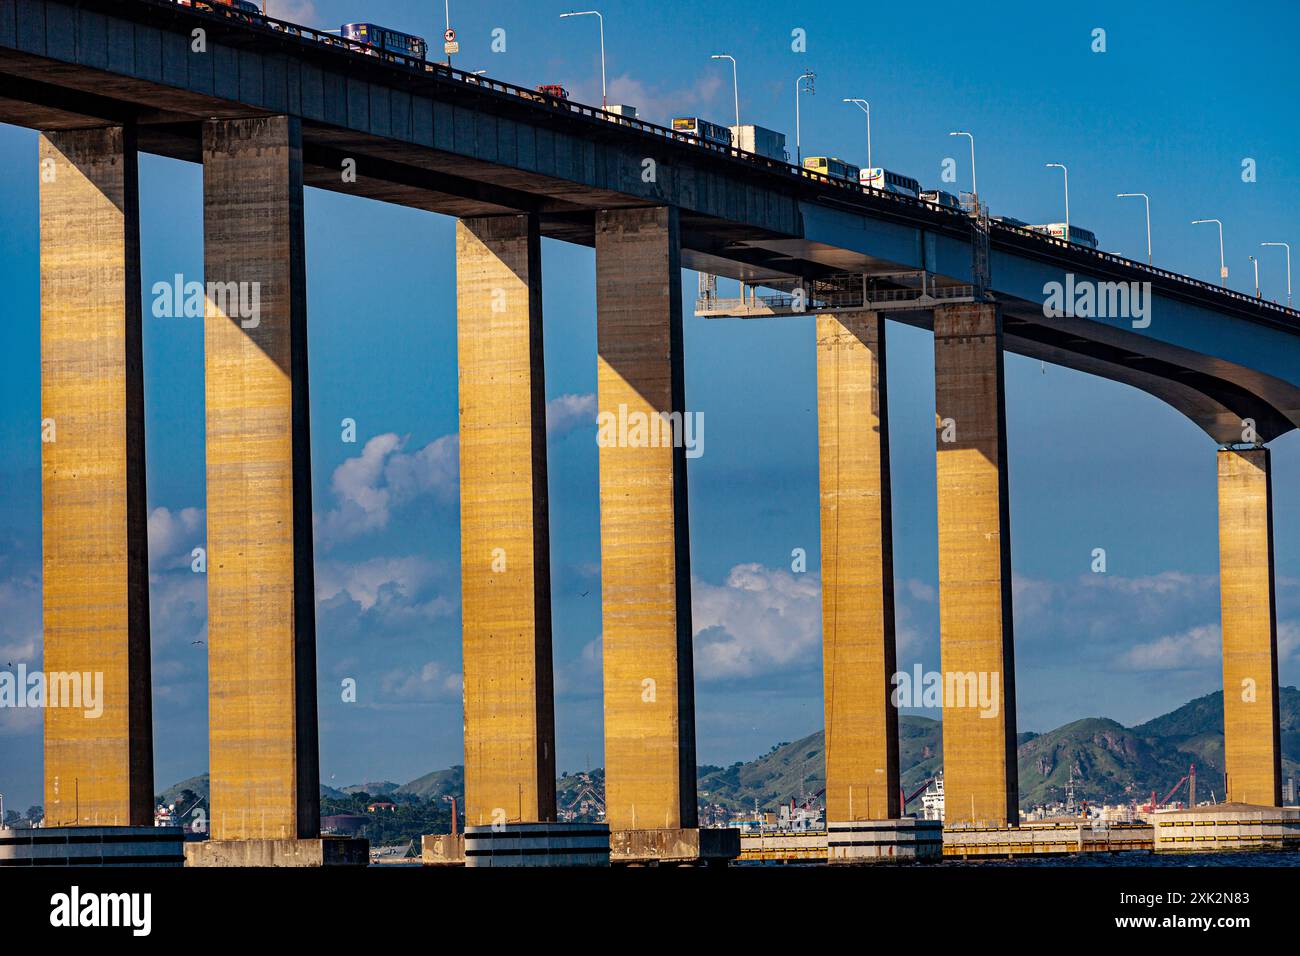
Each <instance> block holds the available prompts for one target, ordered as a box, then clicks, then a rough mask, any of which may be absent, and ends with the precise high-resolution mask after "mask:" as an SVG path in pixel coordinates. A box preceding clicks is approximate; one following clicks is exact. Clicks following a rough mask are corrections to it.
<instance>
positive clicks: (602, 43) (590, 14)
mask: <svg viewBox="0 0 1300 956" xmlns="http://www.w3.org/2000/svg"><path fill="white" fill-rule="evenodd" d="M448 2H450V0H448ZM565 17H595V18H596V19H597V20H599V21H600V108H601V109H602V110H603V109H604V108H605V107H606V106H608V105H609V100H608V99H607V98H606V96H605V18H604V17H602V16H601V15H600V11H599V10H581V11H578V12H575V13H561V14H560V19H561V20H563V19H564V18H565Z"/></svg>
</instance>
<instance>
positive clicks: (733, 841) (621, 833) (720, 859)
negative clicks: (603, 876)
mask: <svg viewBox="0 0 1300 956" xmlns="http://www.w3.org/2000/svg"><path fill="white" fill-rule="evenodd" d="M738 856H740V831H739V830H733V829H715V828H712V827H709V828H698V827H685V828H682V827H663V828H658V829H653V830H611V831H610V834H609V859H610V862H611V863H618V864H632V865H641V864H687V865H702V864H714V865H717V864H726V863H728V862H729V861H731V860H734V859H736V858H737V857H738Z"/></svg>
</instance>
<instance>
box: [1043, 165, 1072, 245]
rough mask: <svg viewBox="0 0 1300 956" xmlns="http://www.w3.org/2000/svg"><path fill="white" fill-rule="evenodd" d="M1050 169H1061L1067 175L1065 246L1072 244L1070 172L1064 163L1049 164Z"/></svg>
mask: <svg viewBox="0 0 1300 956" xmlns="http://www.w3.org/2000/svg"><path fill="white" fill-rule="evenodd" d="M1047 168H1048V169H1059V170H1060V171H1061V172H1063V173H1064V174H1065V244H1066V245H1067V246H1068V245H1069V244H1070V241H1071V240H1070V171H1069V170H1068V169H1066V168H1065V164H1064V163H1048V164H1047Z"/></svg>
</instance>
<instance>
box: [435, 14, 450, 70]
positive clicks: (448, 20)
mask: <svg viewBox="0 0 1300 956" xmlns="http://www.w3.org/2000/svg"><path fill="white" fill-rule="evenodd" d="M434 9H435V10H436V9H437V8H436V7H435V8H434ZM442 12H443V13H444V14H445V15H446V17H447V33H450V32H451V0H442ZM435 15H436V14H435ZM447 33H444V34H443V36H444V37H446V35H447ZM446 42H448V43H450V42H451V41H450V40H447V41H446ZM447 65H448V66H451V52H450V51H448V53H447Z"/></svg>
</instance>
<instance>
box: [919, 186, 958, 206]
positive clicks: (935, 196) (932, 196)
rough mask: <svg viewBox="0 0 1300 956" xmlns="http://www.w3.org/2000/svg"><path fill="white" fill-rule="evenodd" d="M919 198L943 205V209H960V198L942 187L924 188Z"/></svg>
mask: <svg viewBox="0 0 1300 956" xmlns="http://www.w3.org/2000/svg"><path fill="white" fill-rule="evenodd" d="M919 198H920V199H922V200H924V201H925V202H928V203H934V204H935V205H936V206H943V207H944V208H945V209H956V210H960V209H961V200H959V199H958V198H957V197H956V196H954V195H953V194H952V193H950V192H948V191H946V190H943V189H927V190H924V191H923V192H922V193H921V195H920V197H919Z"/></svg>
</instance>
